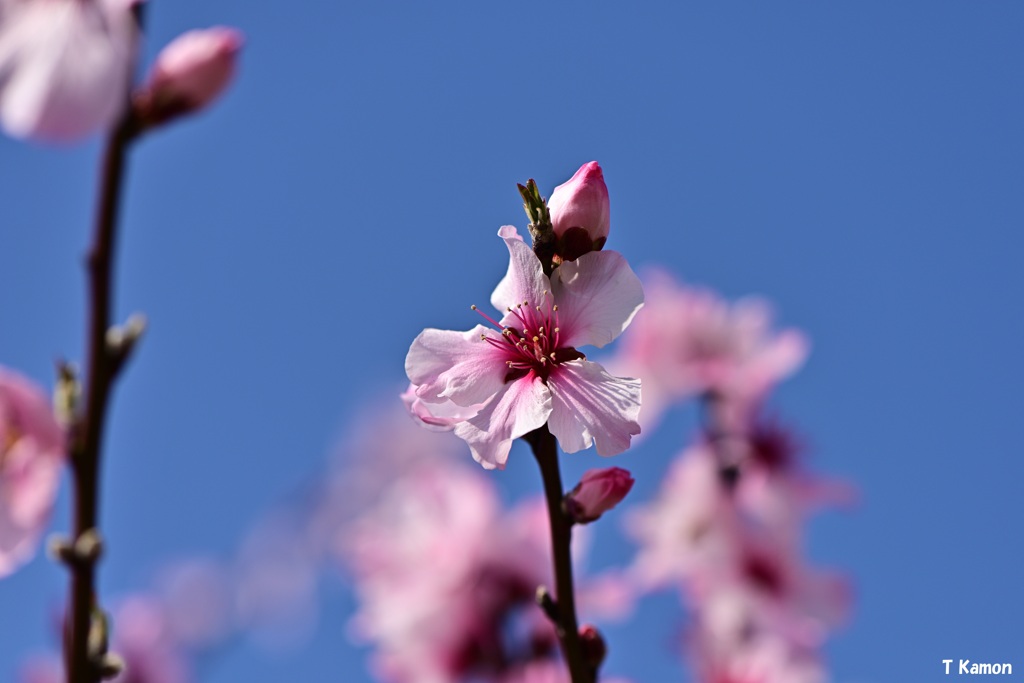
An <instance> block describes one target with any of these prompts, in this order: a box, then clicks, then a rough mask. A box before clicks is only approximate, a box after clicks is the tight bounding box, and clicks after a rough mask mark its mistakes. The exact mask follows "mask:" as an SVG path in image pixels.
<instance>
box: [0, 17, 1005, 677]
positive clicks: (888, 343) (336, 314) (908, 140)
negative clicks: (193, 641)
mask: <svg viewBox="0 0 1024 683" xmlns="http://www.w3.org/2000/svg"><path fill="white" fill-rule="evenodd" d="M148 21H149V26H150V27H151V30H150V33H149V40H148V50H147V51H148V52H149V53H150V56H151V55H152V53H153V52H155V50H156V48H157V47H158V46H160V45H162V44H164V43H166V42H167V41H168V40H169V39H170V38H172V37H173V36H174V35H176V34H178V33H180V32H182V31H184V30H186V29H189V28H192V27H198V26H208V25H212V24H219V23H222V24H231V25H236V26H238V27H240V28H241V29H243V30H244V32H245V33H246V35H247V46H246V48H245V53H244V62H243V65H242V70H241V74H240V78H239V80H238V82H237V84H236V85H235V87H234V88H233V90H232V91H231V92H230V93H229V94H228V96H227V97H226V98H225V100H224V101H223V102H221V103H220V105H219V106H217V107H216V108H215V110H213V111H211V112H209V113H208V114H206V115H203V116H201V117H199V118H196V119H195V120H194V121H191V122H188V123H185V124H182V125H179V126H177V127H175V129H173V130H167V131H165V132H162V133H159V134H157V135H154V136H153V137H152V139H149V140H146V141H145V142H144V143H143V144H142V145H141V146H140V147H139V148H138V149H136V150H135V152H134V154H133V156H132V159H131V169H130V173H131V175H130V180H129V183H128V201H127V204H126V207H125V226H124V227H125V233H124V239H123V242H122V245H121V246H122V249H121V252H120V257H121V258H120V263H121V267H120V269H119V274H118V275H119V279H118V293H119V296H118V306H117V308H118V311H119V312H120V313H121V314H123V315H127V314H128V313H130V312H132V311H135V310H141V311H144V312H146V313H147V314H148V316H149V318H150V322H151V328H150V334H149V336H148V337H147V339H146V340H145V343H144V346H143V347H142V349H141V353H140V354H139V355H138V357H137V358H136V359H135V362H134V363H133V364H132V366H131V368H130V371H129V372H128V374H127V375H126V379H125V381H124V382H123V383H122V385H121V386H120V387H119V390H118V393H117V402H116V407H115V410H114V411H113V414H112V429H111V435H112V438H111V439H110V441H109V449H108V454H107V455H108V458H107V462H106V463H105V468H104V469H105V476H104V494H105V495H104V504H103V525H104V527H105V529H106V533H107V536H108V538H109V540H110V553H109V555H108V557H107V558H106V559H105V561H104V563H103V565H102V580H103V587H104V591H105V593H106V594H107V595H114V594H117V593H123V592H126V591H128V590H132V589H136V588H142V587H145V586H146V585H147V583H148V581H149V580H150V577H151V575H152V572H153V571H154V570H155V569H157V568H158V567H159V566H160V565H161V564H162V563H163V562H165V561H167V560H170V559H173V558H177V557H181V556H183V555H189V554H193V553H227V552H228V551H229V549H230V548H231V547H233V544H234V543H235V542H236V539H237V537H238V536H239V534H240V533H241V532H242V531H244V530H245V529H246V528H247V527H248V525H249V524H250V523H251V521H252V520H253V519H254V518H255V517H257V516H258V514H259V512H260V511H261V510H262V509H264V508H265V507H266V506H267V505H268V504H270V503H271V502H272V501H274V500H277V499H278V498H279V497H280V496H282V495H285V494H286V493H287V492H289V491H290V490H292V489H293V488H294V487H295V486H296V485H297V484H298V483H299V482H300V481H302V480H303V479H304V478H305V477H307V476H309V475H310V473H312V472H315V471H316V469H317V467H318V466H319V465H320V463H322V462H323V460H324V458H325V457H326V456H327V454H328V453H329V452H330V450H331V448H332V445H333V444H334V443H335V442H336V440H337V439H338V437H339V436H340V435H341V434H342V432H343V430H344V427H345V425H346V423H347V422H348V421H349V420H350V419H351V418H352V416H353V415H355V414H356V411H357V409H358V408H359V407H360V405H361V404H364V403H366V402H367V401H369V400H371V399H373V398H376V397H379V396H380V395H382V394H386V393H387V392H390V391H393V390H396V389H400V388H402V382H403V370H402V362H403V358H404V354H405V351H406V349H407V348H408V344H409V342H410V341H411V340H412V338H413V337H414V336H415V334H416V333H417V332H418V331H419V330H420V329H421V328H423V327H425V326H428V325H430V326H438V327H443V328H462V329H466V328H468V327H469V326H471V325H473V324H475V322H476V320H475V319H473V318H472V317H471V315H470V314H469V312H468V309H467V306H468V304H470V303H473V302H477V303H482V302H484V301H485V300H486V297H487V295H488V294H489V292H490V288H491V287H492V286H493V284H494V282H495V281H496V279H497V278H498V277H499V276H500V274H501V273H502V272H503V270H504V259H505V258H506V257H505V255H504V250H503V249H502V248H501V245H500V244H499V242H498V240H497V238H496V237H495V236H494V234H495V230H496V229H497V227H498V226H499V225H502V224H505V223H515V224H518V225H520V226H522V225H523V224H524V223H525V217H524V215H523V213H522V210H521V206H520V203H519V201H518V199H517V194H516V190H515V183H516V182H522V181H524V180H526V179H527V178H529V177H534V178H536V179H537V181H538V182H539V184H540V186H541V188H542V189H543V190H544V191H545V192H549V191H550V189H551V188H552V187H553V186H554V185H555V184H556V183H558V182H561V181H563V180H565V179H566V178H568V177H569V175H570V174H571V173H572V172H573V171H574V170H575V169H576V168H577V167H578V166H579V165H580V164H581V163H583V162H586V161H590V160H591V159H596V160H598V161H600V162H601V164H602V166H603V167H604V170H605V175H606V179H607V182H608V185H609V188H610V192H611V207H612V236H611V241H610V244H609V246H610V247H612V248H616V249H618V250H619V251H621V252H623V253H624V254H626V256H627V257H628V258H629V259H630V260H631V262H633V263H634V264H636V265H637V266H642V265H643V264H653V263H662V264H665V265H666V266H668V267H670V268H671V269H673V270H674V271H675V272H677V273H679V274H680V275H681V276H683V277H685V278H686V279H688V280H690V281H693V282H700V283H705V284H708V285H711V286H713V287H715V288H717V289H719V290H720V291H722V292H724V293H725V294H726V295H728V296H738V295H741V294H746V293H751V292H758V293H762V294H764V295H766V296H768V297H770V298H771V299H773V300H774V301H775V302H776V303H777V305H778V309H779V311H780V315H781V318H782V320H783V321H784V322H785V323H786V324H790V325H796V326H799V327H801V328H803V329H805V330H806V331H807V332H808V333H809V335H810V336H811V337H812V339H813V341H814V351H813V355H812V358H811V361H810V362H809V364H808V366H807V367H806V368H805V369H804V371H803V372H802V373H800V374H799V375H798V376H797V377H796V378H795V379H794V380H792V381H790V382H789V383H788V384H786V385H785V387H784V388H783V390H782V391H781V392H780V394H779V395H778V397H777V406H778V409H779V411H780V413H782V414H783V415H785V416H786V417H787V418H788V419H789V420H790V421H792V422H793V423H795V424H797V425H798V426H799V428H800V429H801V431H802V432H803V433H804V434H805V435H807V436H808V437H809V440H810V441H811V442H812V443H813V445H814V452H815V458H814V463H815V466H816V467H818V468H819V469H820V470H823V471H825V472H829V473H833V474H837V475H842V476H846V477H848V478H850V479H852V480H854V481H855V482H856V483H857V484H859V486H860V487H861V489H862V491H863V501H862V505H861V507H860V509H859V510H857V511H855V512H854V513H844V514H831V515H827V516H825V517H823V518H821V520H820V521H819V522H818V523H817V524H816V525H815V526H814V529H813V536H812V544H811V549H812V554H813V556H814V557H815V558H816V559H817V560H819V561H820V562H822V563H823V564H828V565H834V566H839V567H843V568H846V569H847V570H848V571H849V572H850V573H851V574H852V575H853V576H854V578H855V580H856V582H857V586H858V601H857V611H856V614H855V617H854V621H853V622H852V624H851V625H850V627H849V628H848V629H847V630H846V631H844V632H843V633H841V634H840V635H839V636H838V637H837V638H836V640H835V641H834V642H833V644H832V645H831V646H830V648H829V655H830V662H831V668H832V670H833V671H834V672H835V678H836V680H837V681H839V682H840V683H861V682H870V683H884V682H887V681H888V682H893V683H895V682H897V681H913V682H915V683H917V682H921V683H924V682H926V681H939V680H942V678H941V676H942V674H941V660H942V659H944V658H970V659H973V660H980V661H1007V660H1008V661H1011V662H1013V664H1014V666H1015V668H1017V667H1019V668H1020V669H1021V670H1022V671H1024V654H1022V651H1021V648H1020V645H1021V642H1022V636H1024V626H1022V620H1021V613H1022V608H1024V591H1022V590H1021V587H1020V563H1021V560H1022V553H1021V549H1022V548H1021V544H1022V541H1021V534H1020V532H1019V528H1018V527H1019V522H1020V520H1021V518H1022V516H1024V496H1022V495H1021V491H1020V487H1021V481H1022V480H1024V476H1022V475H1024V464H1022V462H1021V457H1020V456H1021V454H1022V446H1021V444H1022V443H1024V428H1022V424H1024V421H1022V420H1021V412H1022V409H1024V402H1022V399H1021V387H1022V386H1024V362H1022V360H1021V351H1022V349H1024V317H1022V315H1021V303H1020V297H1021V295H1022V294H1024V272H1022V269H1021V267H1020V254H1021V252H1022V249H1024V237H1022V228H1024V203H1022V201H1021V189H1022V187H1024V124H1022V122H1024V41H1022V39H1021V36H1024V4H1021V3H1020V2H1017V1H1016V0H990V1H988V2H968V1H967V0H958V1H951V0H927V1H925V0H921V1H918V2H902V3H889V2H886V3H883V2H857V3H853V2H844V3H840V2H828V3H824V2H810V1H806V2H796V1H789V0H786V1H782V2H772V3H755V2H732V1H729V0H723V1H720V2H704V3H675V2H660V3H645V4H642V5H641V4H640V3H638V4H637V5H636V6H633V5H625V4H623V3H614V4H613V3H604V2H583V1H576V2H564V3H562V2H548V3H539V2H520V3H481V2H459V3H429V4H428V3H411V2H410V3H395V2H379V3H358V4H356V3H336V2H307V3H294V2H247V1H244V0H205V1H204V2H198V1H197V0H178V1H176V2H166V1H163V0H152V3H151V7H150V12H149V16H148ZM96 152H97V149H96V146H95V144H87V145H84V146H80V147H77V148H74V149H73V150H70V151H68V150H59V149H45V148H37V147H30V146H24V145H20V144H16V143H14V142H12V141H10V140H7V139H2V140H0V253H2V254H3V257H4V258H3V262H4V265H3V279H4V286H3V287H2V288H0V317H2V320H3V334H2V335H0V362H2V363H3V364H5V365H9V366H13V367H16V368H19V369H21V370H22V371H24V372H26V373H28V374H30V375H33V376H35V377H36V378H39V379H43V380H48V379H49V378H50V376H51V372H52V362H53V360H54V358H55V357H57V356H61V355H67V356H71V357H78V356H79V355H80V353H81V351H80V349H81V331H82V318H83V300H84V295H83V290H82V274H81V271H80V268H79V264H80V258H81V254H82V252H83V250H84V246H85V243H86V239H87V230H88V222H89V221H88V218H89V216H90V215H91V204H92V196H93V172H94V168H95V165H96ZM681 439H682V437H681V436H680V435H679V434H672V435H669V434H663V435H662V436H659V437H658V438H656V439H653V440H651V441H650V442H649V443H648V444H646V445H645V447H644V449H643V450H642V451H640V450H638V451H636V453H634V454H631V455H629V456H627V459H625V460H623V461H621V462H620V463H616V464H622V465H623V466H626V467H629V468H631V469H633V470H634V471H635V472H636V473H637V474H638V477H639V478H640V483H638V486H637V491H636V493H635V494H634V495H637V496H638V497H639V495H643V494H646V493H649V492H650V491H652V490H653V489H654V488H655V486H656V478H657V476H658V473H659V472H661V471H662V470H663V468H664V465H665V462H666V460H667V458H668V456H670V455H671V454H672V453H673V452H674V449H675V448H676V447H677V446H678V445H680V444H681ZM516 456H517V453H513V465H512V466H511V467H510V469H509V471H508V472H507V473H505V474H504V475H498V476H500V477H503V479H502V485H503V487H505V488H506V489H507V490H508V491H509V493H510V496H512V497H515V496H518V495H521V494H522V493H523V492H526V491H528V490H533V488H534V487H535V486H536V485H537V482H536V480H535V473H534V472H533V471H532V469H531V468H530V467H527V466H526V465H530V464H531V463H529V462H528V460H527V459H525V458H522V457H519V458H517V457H516ZM466 457H467V458H468V457H469V456H468V454H467V456H466ZM596 458H597V456H596V455H594V454H593V453H591V454H588V455H586V456H583V457H582V458H581V459H580V460H578V461H576V462H573V463H571V465H570V469H573V468H575V469H573V471H576V470H577V469H582V468H583V467H584V466H588V465H593V464H594V463H595V462H596ZM516 460H519V461H520V463H519V465H517V464H516V463H515V461H516ZM65 520H66V510H65V509H64V508H63V507H62V509H61V511H59V513H58V519H57V522H56V527H57V528H60V529H64V528H66V526H67V522H66V521H65ZM609 527H610V529H609V531H613V529H612V528H611V527H614V524H609ZM598 546H599V547H598V548H597V554H598V560H599V561H603V562H608V561H611V560H612V559H613V558H614V557H616V556H619V557H621V556H622V553H624V552H625V546H624V545H622V543H621V542H620V541H619V540H617V539H616V538H614V534H612V535H610V536H609V537H608V540H607V541H603V540H602V541H599V542H598ZM63 591H64V576H63V574H62V572H61V571H60V570H58V569H57V568H55V567H53V566H52V565H50V564H49V563H48V562H47V561H45V560H44V559H38V560H37V561H36V562H34V563H33V564H32V565H30V566H29V567H28V568H26V569H25V570H23V571H22V572H20V573H19V574H17V575H15V576H14V577H12V578H10V579H7V580H4V581H2V582H0V605H2V606H3V609H2V613H0V678H3V679H4V680H8V679H9V677H10V676H11V675H12V672H13V669H14V668H15V666H16V664H17V662H18V661H19V660H20V658H21V656H22V654H23V653H25V652H27V651H29V650H33V649H37V648H41V647H45V646H46V645H47V644H48V643H50V642H51V640H50V627H49V622H50V620H51V618H52V611H53V610H54V609H55V608H56V606H57V604H58V603H59V601H60V600H61V599H62V596H63ZM328 593H329V595H328V597H327V602H326V603H325V605H324V614H325V616H324V621H323V630H322V632H321V633H320V634H319V635H318V636H317V637H316V639H315V640H314V641H313V643H312V644H311V645H310V647H309V649H308V650H304V651H302V652H300V653H296V654H294V655H289V656H271V655H267V654H265V653H262V652H261V651H259V650H257V649H255V648H252V647H249V646H245V645H243V646H240V647H239V648H238V649H237V650H235V651H232V652H230V653H228V654H227V655H226V656H225V657H224V658H223V659H222V660H221V661H220V662H219V663H218V666H217V667H216V668H215V669H213V670H212V671H211V672H210V675H209V676H208V677H207V678H206V679H205V680H206V681H208V683H228V682H229V681H243V680H244V681H248V682H250V683H269V682H271V681H275V682H276V681H284V680H289V681H290V680H302V681H309V682H310V683H317V682H320V681H324V682H326V681H341V680H344V681H354V682H356V683H359V682H361V681H366V680H368V678H367V676H366V674H365V672H364V655H365V653H363V652H359V651H355V650H353V649H351V648H350V647H349V646H348V645H347V644H346V642H345V639H344V626H345V622H346V619H347V616H348V613H349V610H350V609H351V601H350V599H349V598H347V597H346V596H345V594H344V591H343V590H341V589H340V588H336V589H334V590H332V591H328ZM641 618H642V619H646V620H647V621H646V622H644V623H642V624H641V625H640V627H639V628H637V627H635V626H634V627H631V628H618V629H613V630H611V631H610V633H609V637H610V641H611V645H612V648H613V652H614V658H613V660H612V664H613V668H614V671H615V672H616V673H621V674H626V675H629V676H631V677H632V678H633V679H634V680H636V681H637V682H638V683H640V682H647V683H660V682H662V681H666V682H667V681H673V680H683V679H682V674H681V673H680V670H679V669H678V667H677V666H676V665H675V664H674V662H673V659H672V657H671V656H670V655H669V654H668V652H667V643H668V642H669V639H670V637H671V634H672V632H673V629H674V628H675V627H676V626H677V625H678V624H677V623H676V622H674V621H673V619H675V617H674V616H673V614H672V613H671V612H670V611H668V610H664V609H661V608H659V607H652V606H648V607H645V608H644V609H643V610H642V612H641Z"/></svg>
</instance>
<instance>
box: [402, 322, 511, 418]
mask: <svg viewBox="0 0 1024 683" xmlns="http://www.w3.org/2000/svg"><path fill="white" fill-rule="evenodd" d="M487 332H489V330H488V329H487V328H486V327H484V326H483V325H477V326H476V327H474V328H473V329H471V330H469V331H468V332H455V331H452V330H435V329H426V330H423V331H422V332H420V334H419V336H418V337H416V339H414V340H413V342H412V346H410V347H409V353H408V355H406V357H405V372H406V374H407V375H408V376H409V381H410V382H412V383H413V384H415V385H417V389H416V395H417V396H418V397H419V398H421V399H423V400H424V401H426V402H428V403H442V402H444V401H445V400H446V399H447V400H450V401H452V402H454V403H455V404H457V405H460V406H472V405H474V404H478V403H484V402H485V401H487V399H489V398H490V397H491V396H493V395H494V394H495V393H497V392H498V390H499V389H501V387H502V385H503V384H504V383H505V375H506V373H507V372H508V367H507V366H506V365H505V361H504V357H503V356H502V354H501V351H500V350H498V349H496V348H495V347H494V346H492V345H491V344H489V343H487V342H485V341H484V340H482V339H481V338H480V337H481V335H483V334H485V333H487Z"/></svg>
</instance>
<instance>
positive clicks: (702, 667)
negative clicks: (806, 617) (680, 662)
mask: <svg viewBox="0 0 1024 683" xmlns="http://www.w3.org/2000/svg"><path fill="white" fill-rule="evenodd" d="M693 654H694V657H695V659H696V661H695V662H694V668H695V669H696V670H697V672H698V680H699V681H701V683H826V682H827V681H828V679H829V677H828V674H827V672H826V670H825V667H824V665H823V664H822V662H821V660H820V659H819V658H818V657H817V656H815V655H814V654H813V653H811V652H809V651H806V650H801V649H799V648H794V647H792V646H791V645H790V644H789V643H786V642H785V641H784V640H782V639H780V638H773V637H752V638H749V639H748V640H746V641H745V642H743V643H742V644H740V645H738V646H736V647H734V648H730V649H726V650H717V651H716V650H714V649H712V648H710V647H709V646H708V645H707V644H704V645H703V646H701V647H698V648H695V649H694V650H693Z"/></svg>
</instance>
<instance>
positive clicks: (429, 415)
mask: <svg viewBox="0 0 1024 683" xmlns="http://www.w3.org/2000/svg"><path fill="white" fill-rule="evenodd" d="M401 398H402V402H403V403H404V404H405V407H406V409H407V410H408V411H409V414H410V415H411V416H412V418H413V419H414V420H416V422H418V423H419V424H420V425H421V426H423V427H426V428H427V429H429V430H431V431H435V432H448V431H451V430H452V429H453V428H454V427H455V425H457V424H458V423H460V422H464V421H465V420H468V419H469V418H471V417H473V416H474V415H476V414H477V412H478V411H479V410H480V408H482V407H483V405H482V404H476V405H473V406H469V407H463V406H460V405H457V404H455V403H452V402H451V401H444V402H442V403H428V402H426V401H424V400H423V399H421V398H420V397H419V396H417V395H416V385H415V384H410V385H409V388H408V389H407V390H406V391H405V393H404V394H402V397H401Z"/></svg>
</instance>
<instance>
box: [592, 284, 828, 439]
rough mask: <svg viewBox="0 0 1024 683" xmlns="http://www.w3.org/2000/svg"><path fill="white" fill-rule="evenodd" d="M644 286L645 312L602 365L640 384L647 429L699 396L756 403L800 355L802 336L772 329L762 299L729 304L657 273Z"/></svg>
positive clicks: (802, 356)
mask: <svg viewBox="0 0 1024 683" xmlns="http://www.w3.org/2000/svg"><path fill="white" fill-rule="evenodd" d="M645 280H646V282H645V285H644V288H645V292H646V303H645V307H644V310H643V311H641V312H640V314H639V315H638V316H637V319H636V321H635V322H634V324H633V326H632V327H631V329H630V330H629V332H628V333H627V334H626V335H624V337H623V340H622V346H621V347H620V352H619V354H618V355H617V357H616V358H614V359H612V360H610V361H609V362H608V365H609V367H611V368H612V369H613V370H614V371H616V372H625V373H629V374H632V375H635V376H637V377H640V378H641V379H642V380H643V383H644V408H643V411H642V414H641V417H642V422H643V423H644V424H645V425H646V426H648V427H650V426H653V425H654V424H655V423H656V422H657V420H658V419H659V417H660V415H661V412H662V411H663V410H664V409H665V408H666V407H668V405H669V404H670V403H672V402H674V401H680V400H683V399H687V398H691V397H693V396H697V395H699V394H702V393H705V392H716V393H718V394H720V395H722V396H725V397H728V398H730V399H734V402H736V401H737V400H738V403H739V404H741V405H742V404H747V405H751V404H756V402H757V401H759V400H760V399H761V398H762V397H763V396H764V395H765V394H766V393H767V391H768V390H769V389H771V387H772V386H774V385H775V384H776V383H777V382H779V381H780V380H782V379H784V378H785V377H787V376H788V375H790V374H791V373H793V372H794V371H795V370H796V369H797V368H799V367H800V365H801V364H802V363H803V362H804V359H805V358H806V356H807V353H808V342H807V339H806V338H805V337H804V335H803V334H802V333H801V332H799V331H797V330H794V329H787V330H782V331H781V332H776V331H774V330H772V325H771V323H772V313H771V308H770V306H769V305H768V304H767V303H766V302H764V301H762V300H759V299H752V298H751V299H742V300H740V301H738V302H736V303H733V304H729V303H727V302H725V301H723V300H722V299H721V298H719V297H718V296H717V295H716V294H714V293H713V292H711V291H709V290H705V289H699V288H693V287H687V286H684V285H681V284H679V283H677V282H676V281H675V280H674V279H673V278H672V277H671V276H669V275H667V274H665V273H662V272H654V273H652V274H651V275H649V276H648V277H646V278H645Z"/></svg>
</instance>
